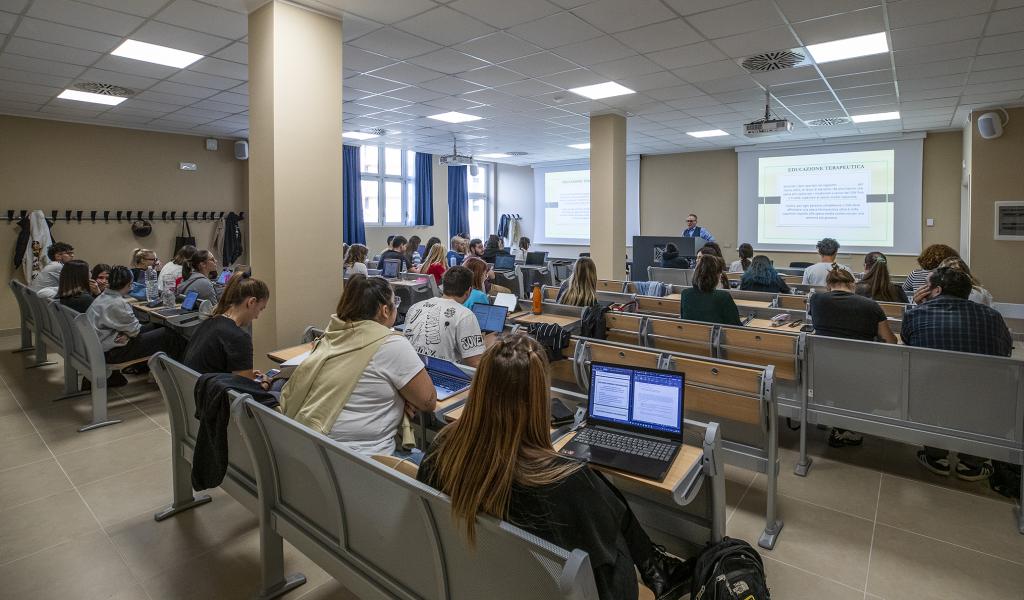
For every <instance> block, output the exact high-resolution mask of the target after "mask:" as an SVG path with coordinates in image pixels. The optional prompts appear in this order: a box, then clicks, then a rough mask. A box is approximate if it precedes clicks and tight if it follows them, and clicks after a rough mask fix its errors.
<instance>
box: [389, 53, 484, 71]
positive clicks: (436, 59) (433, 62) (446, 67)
mask: <svg viewBox="0 0 1024 600" xmlns="http://www.w3.org/2000/svg"><path fill="white" fill-rule="evenodd" d="M374 56H377V55H374ZM409 62H411V63H414V64H417V65H419V66H421V67H426V68H428V69H433V70H435V71H439V72H441V73H445V74H447V75H454V74H455V73H462V72H463V71H469V70H472V69H476V68H478V67H484V66H486V65H487V63H486V62H484V61H482V60H480V59H478V58H474V57H472V56H470V55H468V54H465V53H462V52H458V51H456V50H452V49H451V48H442V49H440V50H438V51H437V52H431V53H429V54H424V55H423V56H417V57H415V58H410V59H409Z"/></svg>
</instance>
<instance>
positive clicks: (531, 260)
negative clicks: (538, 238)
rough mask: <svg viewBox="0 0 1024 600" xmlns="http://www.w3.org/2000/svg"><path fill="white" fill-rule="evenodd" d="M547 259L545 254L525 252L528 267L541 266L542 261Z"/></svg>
mask: <svg viewBox="0 0 1024 600" xmlns="http://www.w3.org/2000/svg"><path fill="white" fill-rule="evenodd" d="M547 259H548V253H547V252H527V253H526V264H528V265H543V264H544V261H546V260H547Z"/></svg>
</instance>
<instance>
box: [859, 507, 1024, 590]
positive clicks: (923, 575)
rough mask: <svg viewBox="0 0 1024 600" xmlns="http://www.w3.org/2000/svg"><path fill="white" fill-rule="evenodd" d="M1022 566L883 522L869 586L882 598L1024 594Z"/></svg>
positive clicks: (878, 536) (876, 534)
mask: <svg viewBox="0 0 1024 600" xmlns="http://www.w3.org/2000/svg"><path fill="white" fill-rule="evenodd" d="M1021 590H1024V568H1022V567H1021V566H1020V565H1017V564H1014V563H1010V562H1006V561H1004V560H1002V559H999V558H995V557H993V556H989V555H986V554H981V553H979V552H975V551H973V550H968V549H967V548H961V547H959V546H954V545H952V544H946V543H944V542H939V541H936V540H933V539H930V538H926V537H922V536H919V535H917V534H914V533H910V532H909V531H902V530H899V529H894V528H892V527H887V526H885V525H879V526H878V528H877V530H876V531H875V545H874V550H873V551H872V554H871V573H870V577H869V579H868V591H869V592H870V593H872V594H876V595H878V596H881V597H883V598H888V599H891V600H902V599H904V598H927V599H928V600H966V599H968V598H971V599H973V598H978V599H982V598H1014V597H1015V596H1014V595H1015V594H1016V597H1018V598H1020V597H1022V596H1024V595H1022V594H1021Z"/></svg>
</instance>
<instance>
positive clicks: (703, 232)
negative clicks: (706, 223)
mask: <svg viewBox="0 0 1024 600" xmlns="http://www.w3.org/2000/svg"><path fill="white" fill-rule="evenodd" d="M679 235H681V236H682V237H692V238H700V239H702V240H704V241H705V242H713V241H715V236H713V235H711V232H710V231H708V230H707V229H705V228H703V227H701V226H700V225H697V215H695V214H693V213H690V214H688V215H686V229H684V230H683V232H682V233H681V234H679Z"/></svg>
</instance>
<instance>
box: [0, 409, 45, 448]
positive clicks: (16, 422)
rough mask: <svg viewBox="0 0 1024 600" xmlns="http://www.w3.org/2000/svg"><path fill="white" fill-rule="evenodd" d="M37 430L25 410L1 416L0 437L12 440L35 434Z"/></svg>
mask: <svg viewBox="0 0 1024 600" xmlns="http://www.w3.org/2000/svg"><path fill="white" fill-rule="evenodd" d="M35 433H36V430H35V429H34V428H33V427H32V422H31V421H29V420H28V418H27V417H26V416H25V413H24V412H21V411H18V412H12V413H9V414H6V415H3V416H0V439H2V440H6V441H10V440H15V439H17V438H20V437H25V436H30V435H35Z"/></svg>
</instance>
